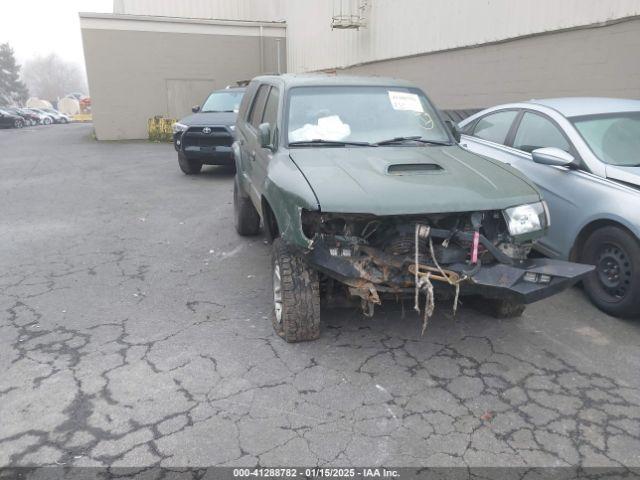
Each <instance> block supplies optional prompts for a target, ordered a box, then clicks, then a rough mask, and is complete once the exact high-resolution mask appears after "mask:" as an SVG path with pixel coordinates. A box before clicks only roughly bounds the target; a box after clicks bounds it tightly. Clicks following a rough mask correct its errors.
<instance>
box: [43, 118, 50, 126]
mask: <svg viewBox="0 0 640 480" xmlns="http://www.w3.org/2000/svg"><path fill="white" fill-rule="evenodd" d="M42 123H44V124H45V125H51V119H50V118H49V117H47V118H45V119H44V120H43V122H42Z"/></svg>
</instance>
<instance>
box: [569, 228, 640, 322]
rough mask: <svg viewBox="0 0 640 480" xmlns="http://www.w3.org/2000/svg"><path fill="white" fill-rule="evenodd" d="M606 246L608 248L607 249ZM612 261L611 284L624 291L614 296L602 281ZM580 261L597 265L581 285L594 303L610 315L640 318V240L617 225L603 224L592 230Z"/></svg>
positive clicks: (613, 288) (615, 288)
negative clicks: (606, 225)
mask: <svg viewBox="0 0 640 480" xmlns="http://www.w3.org/2000/svg"><path fill="white" fill-rule="evenodd" d="M607 249H608V250H607ZM607 260H610V261H611V263H609V265H613V266H614V268H615V270H613V274H614V278H615V275H616V274H617V275H618V277H617V280H614V285H616V283H617V285H619V286H620V287H622V288H624V295H622V294H620V295H619V296H616V295H614V294H612V292H613V291H618V292H621V291H620V290H618V287H611V284H609V288H607V285H605V283H604V282H605V281H607V280H606V278H607V276H608V275H607V270H609V272H612V271H611V269H610V268H608V266H607V263H608V262H607ZM580 261H581V262H582V263H587V264H590V265H595V266H596V271H595V272H593V273H591V274H589V276H588V277H587V278H586V279H585V280H584V282H583V283H584V289H585V292H586V293H587V295H588V296H589V298H590V299H591V301H592V302H593V304H594V305H595V306H596V307H598V308H599V309H600V310H602V311H603V312H605V313H608V314H609V315H613V316H614V317H621V318H640V242H638V240H637V239H636V238H635V237H634V236H633V235H632V234H630V233H629V232H627V231H626V230H624V229H623V228H620V227H615V226H609V227H603V228H600V229H598V230H596V231H595V232H593V233H592V234H591V235H590V236H589V238H587V240H586V241H585V243H584V247H583V249H582V252H581V254H580Z"/></svg>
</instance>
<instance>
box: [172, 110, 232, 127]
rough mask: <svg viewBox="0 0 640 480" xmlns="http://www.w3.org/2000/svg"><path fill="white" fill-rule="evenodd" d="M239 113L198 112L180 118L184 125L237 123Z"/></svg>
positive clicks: (226, 124)
mask: <svg viewBox="0 0 640 480" xmlns="http://www.w3.org/2000/svg"><path fill="white" fill-rule="evenodd" d="M237 116H238V114H237V113H233V112H198V113H194V114H193V115H188V116H186V117H184V118H183V119H181V120H180V123H181V124H183V125H187V126H189V127H191V126H203V127H206V126H212V125H225V126H228V125H235V123H236V117H237Z"/></svg>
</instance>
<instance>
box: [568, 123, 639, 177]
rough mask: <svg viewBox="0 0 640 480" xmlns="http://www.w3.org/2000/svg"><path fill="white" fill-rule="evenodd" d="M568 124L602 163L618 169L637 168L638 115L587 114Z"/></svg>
mask: <svg viewBox="0 0 640 480" xmlns="http://www.w3.org/2000/svg"><path fill="white" fill-rule="evenodd" d="M571 121H572V123H573V125H574V126H575V127H576V129H577V130H578V131H579V132H580V135H582V137H583V138H584V140H585V141H586V142H587V144H588V145H589V148H591V151H592V152H593V153H594V154H595V155H596V156H597V157H598V158H599V159H600V160H602V161H603V162H605V163H608V164H610V165H617V166H620V167H638V166H640V112H621V113H608V114H604V115H589V116H585V117H575V118H572V119H571Z"/></svg>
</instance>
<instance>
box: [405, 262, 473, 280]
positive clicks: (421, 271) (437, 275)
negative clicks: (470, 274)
mask: <svg viewBox="0 0 640 480" xmlns="http://www.w3.org/2000/svg"><path fill="white" fill-rule="evenodd" d="M409 272H410V273H411V274H412V275H415V274H416V266H415V265H409ZM417 273H418V276H426V275H427V274H430V279H431V280H437V281H439V282H446V283H449V284H451V285H454V284H456V283H459V282H460V281H461V277H460V275H458V274H457V273H456V272H452V271H451V270H445V269H442V272H441V270H440V269H438V268H436V267H431V266H429V265H423V264H418V270H417ZM443 274H444V275H443Z"/></svg>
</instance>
